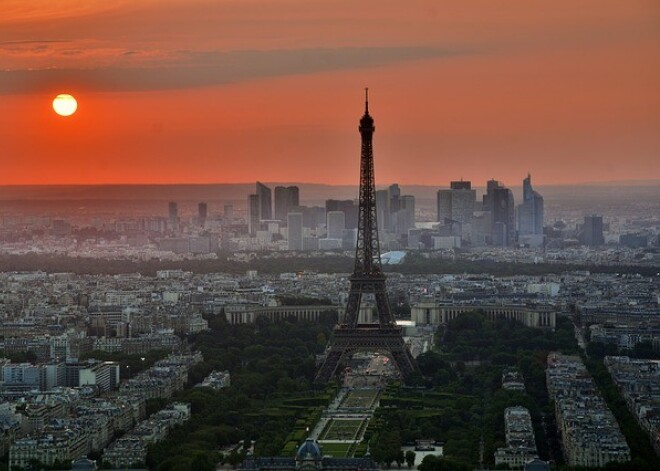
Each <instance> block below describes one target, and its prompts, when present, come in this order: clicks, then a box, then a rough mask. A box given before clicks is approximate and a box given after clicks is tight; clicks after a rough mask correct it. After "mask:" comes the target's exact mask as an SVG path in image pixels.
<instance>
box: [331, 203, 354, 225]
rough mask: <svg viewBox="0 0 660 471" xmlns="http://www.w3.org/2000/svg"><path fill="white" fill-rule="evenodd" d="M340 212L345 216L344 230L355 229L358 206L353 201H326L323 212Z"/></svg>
mask: <svg viewBox="0 0 660 471" xmlns="http://www.w3.org/2000/svg"><path fill="white" fill-rule="evenodd" d="M330 211H342V212H343V213H344V214H345V216H346V229H357V223H358V206H357V205H356V204H355V201H353V200H326V201H325V212H326V213H329V212H330Z"/></svg>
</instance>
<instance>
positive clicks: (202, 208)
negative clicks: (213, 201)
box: [197, 202, 208, 226]
mask: <svg viewBox="0 0 660 471" xmlns="http://www.w3.org/2000/svg"><path fill="white" fill-rule="evenodd" d="M207 216H208V206H207V205H206V203H204V202H201V203H199V204H198V205H197V221H198V222H199V225H200V226H204V225H205V224H206V217H207Z"/></svg>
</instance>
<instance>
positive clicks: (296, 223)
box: [286, 213, 303, 250]
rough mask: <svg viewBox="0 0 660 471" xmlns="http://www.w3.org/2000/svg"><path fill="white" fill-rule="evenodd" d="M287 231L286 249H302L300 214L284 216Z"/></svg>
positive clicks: (301, 217) (301, 221)
mask: <svg viewBox="0 0 660 471" xmlns="http://www.w3.org/2000/svg"><path fill="white" fill-rule="evenodd" d="M286 224H287V231H288V241H287V249H289V250H302V249H303V215H302V213H289V214H287V216H286Z"/></svg>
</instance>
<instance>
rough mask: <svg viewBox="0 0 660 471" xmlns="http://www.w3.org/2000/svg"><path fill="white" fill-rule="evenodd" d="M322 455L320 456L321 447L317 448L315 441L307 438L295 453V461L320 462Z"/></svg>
mask: <svg viewBox="0 0 660 471" xmlns="http://www.w3.org/2000/svg"><path fill="white" fill-rule="evenodd" d="M321 459H323V455H322V454H321V447H320V446H319V444H318V442H317V441H316V440H313V439H311V438H308V439H307V440H305V443H303V444H302V445H300V448H298V452H297V453H296V460H314V461H317V460H321Z"/></svg>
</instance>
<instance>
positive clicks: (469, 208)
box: [437, 175, 544, 248]
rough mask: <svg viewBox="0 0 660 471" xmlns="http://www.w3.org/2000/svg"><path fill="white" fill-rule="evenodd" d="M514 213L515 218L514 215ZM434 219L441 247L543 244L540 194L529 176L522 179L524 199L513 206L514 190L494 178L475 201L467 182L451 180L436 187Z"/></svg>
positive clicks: (537, 245)
mask: <svg viewBox="0 0 660 471" xmlns="http://www.w3.org/2000/svg"><path fill="white" fill-rule="evenodd" d="M516 213H517V218H516ZM437 214H438V217H437V220H438V223H439V224H440V227H439V229H440V236H443V237H445V239H444V240H441V241H439V242H441V244H442V245H443V246H442V247H439V248H446V247H447V246H449V247H451V246H453V247H460V246H461V245H462V244H464V243H467V244H469V245H471V246H486V245H490V246H495V247H511V246H513V245H515V244H516V243H518V244H521V245H526V246H530V247H540V246H542V245H543V242H544V236H543V217H544V213H543V197H542V196H541V195H540V194H539V193H538V192H536V191H534V189H533V188H532V181H531V176H530V175H528V176H527V178H525V179H524V180H523V202H522V204H520V205H518V207H517V208H516V207H515V203H514V197H513V192H512V191H511V190H510V189H509V188H507V187H506V186H504V185H503V184H502V183H501V182H498V181H497V180H489V181H488V182H487V183H486V193H485V194H484V195H483V198H482V201H480V202H477V194H476V191H475V190H474V189H472V183H471V182H469V181H463V180H461V181H453V182H451V183H450V187H449V189H448V190H444V189H443V190H439V191H438V196H437Z"/></svg>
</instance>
